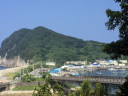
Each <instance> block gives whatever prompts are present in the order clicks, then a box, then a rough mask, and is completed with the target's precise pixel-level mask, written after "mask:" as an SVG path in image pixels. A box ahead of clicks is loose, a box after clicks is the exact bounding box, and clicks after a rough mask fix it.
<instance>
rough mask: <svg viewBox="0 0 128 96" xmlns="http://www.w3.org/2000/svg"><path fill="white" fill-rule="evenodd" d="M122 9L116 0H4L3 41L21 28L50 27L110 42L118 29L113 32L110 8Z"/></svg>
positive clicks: (0, 15)
mask: <svg viewBox="0 0 128 96" xmlns="http://www.w3.org/2000/svg"><path fill="white" fill-rule="evenodd" d="M108 8H110V9H112V10H120V7H119V4H118V3H115V2H114V0H0V44H1V43H2V41H3V40H4V39H6V38H7V37H9V36H10V35H11V34H12V33H13V32H14V31H17V30H19V29H21V28H28V29H33V28H35V27H38V26H44V27H47V28H49V29H51V30H53V31H56V32H58V33H61V34H64V35H68V36H72V37H76V38H79V39H83V40H94V41H99V42H104V43H110V42H112V41H116V40H118V39H119V38H118V35H119V32H118V30H117V29H116V30H114V31H109V30H107V27H106V26H105V22H106V21H107V20H108V18H107V16H106V13H105V11H106V9H108Z"/></svg>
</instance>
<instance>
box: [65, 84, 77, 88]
mask: <svg viewBox="0 0 128 96" xmlns="http://www.w3.org/2000/svg"><path fill="white" fill-rule="evenodd" d="M66 86H67V87H68V88H75V87H76V86H75V85H72V84H66Z"/></svg>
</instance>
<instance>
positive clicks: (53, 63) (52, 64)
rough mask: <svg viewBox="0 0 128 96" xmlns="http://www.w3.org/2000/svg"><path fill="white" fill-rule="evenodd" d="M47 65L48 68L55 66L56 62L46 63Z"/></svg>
mask: <svg viewBox="0 0 128 96" xmlns="http://www.w3.org/2000/svg"><path fill="white" fill-rule="evenodd" d="M46 65H48V66H55V62H46Z"/></svg>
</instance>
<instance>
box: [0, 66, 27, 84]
mask: <svg viewBox="0 0 128 96" xmlns="http://www.w3.org/2000/svg"><path fill="white" fill-rule="evenodd" d="M26 67H28V65H26V66H24V68H26ZM22 68H23V67H22V66H21V67H12V68H7V69H2V70H0V82H1V81H2V82H3V81H4V80H5V81H6V80H7V81H8V79H7V78H6V76H5V74H7V73H14V72H20V70H21V69H22Z"/></svg>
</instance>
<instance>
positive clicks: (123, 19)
mask: <svg viewBox="0 0 128 96" xmlns="http://www.w3.org/2000/svg"><path fill="white" fill-rule="evenodd" d="M114 1H115V2H116V3H119V4H120V8H121V10H120V11H112V10H110V9H107V10H106V14H107V16H108V18H109V20H108V22H106V26H107V27H108V30H114V29H115V28H116V27H118V30H119V37H120V39H119V40H117V41H116V42H112V43H110V44H106V45H105V46H104V49H103V50H104V52H106V53H108V54H111V56H112V57H114V58H118V57H120V56H121V55H128V0H114Z"/></svg>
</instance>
